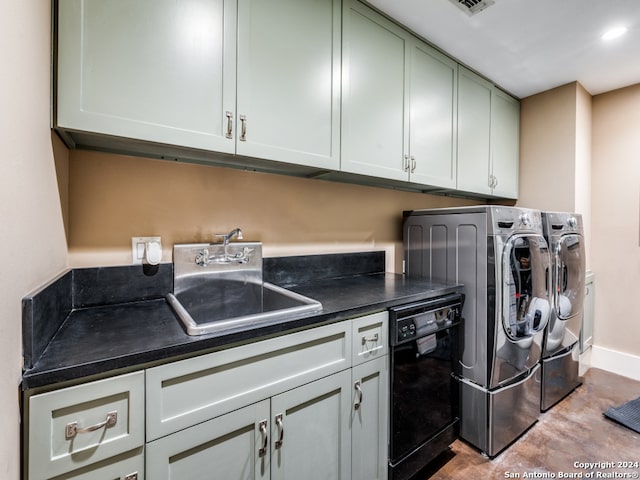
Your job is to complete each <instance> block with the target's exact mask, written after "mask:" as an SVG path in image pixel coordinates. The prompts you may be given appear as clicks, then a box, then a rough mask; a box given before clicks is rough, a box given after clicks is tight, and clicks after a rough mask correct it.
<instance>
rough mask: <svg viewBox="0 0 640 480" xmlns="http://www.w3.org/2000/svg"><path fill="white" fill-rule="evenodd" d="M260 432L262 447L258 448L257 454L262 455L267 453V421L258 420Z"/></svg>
mask: <svg viewBox="0 0 640 480" xmlns="http://www.w3.org/2000/svg"><path fill="white" fill-rule="evenodd" d="M260 433H262V447H260V449H259V450H258V456H259V457H264V456H265V455H266V454H267V445H268V443H269V435H268V434H267V421H266V420H263V421H261V422H260Z"/></svg>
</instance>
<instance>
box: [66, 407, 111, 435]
mask: <svg viewBox="0 0 640 480" xmlns="http://www.w3.org/2000/svg"><path fill="white" fill-rule="evenodd" d="M117 422H118V412H109V413H107V418H106V419H105V420H104V421H103V422H100V423H96V424H95V425H91V426H90V427H84V428H82V427H78V422H70V423H67V425H66V427H65V429H64V436H65V438H66V439H67V440H69V439H71V438H74V437H75V436H76V435H77V434H79V433H87V432H93V431H95V430H99V429H101V428H102V427H107V428H108V427H112V426H114V425H115V424H116V423H117Z"/></svg>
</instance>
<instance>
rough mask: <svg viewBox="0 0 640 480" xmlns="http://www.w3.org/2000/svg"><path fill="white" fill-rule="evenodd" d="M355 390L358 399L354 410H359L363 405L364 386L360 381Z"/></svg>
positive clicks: (355, 384)
mask: <svg viewBox="0 0 640 480" xmlns="http://www.w3.org/2000/svg"><path fill="white" fill-rule="evenodd" d="M353 388H355V390H356V392H357V394H358V396H357V398H356V401H355V403H354V404H353V409H354V410H359V409H360V405H362V385H361V384H360V380H358V381H357V382H356V383H354V384H353Z"/></svg>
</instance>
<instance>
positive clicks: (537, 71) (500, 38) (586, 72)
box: [369, 0, 640, 98]
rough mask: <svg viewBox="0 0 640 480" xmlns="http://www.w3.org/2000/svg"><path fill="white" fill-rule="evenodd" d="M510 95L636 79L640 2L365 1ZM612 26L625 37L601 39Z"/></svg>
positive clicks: (593, 88)
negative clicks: (479, 5) (475, 9)
mask: <svg viewBox="0 0 640 480" xmlns="http://www.w3.org/2000/svg"><path fill="white" fill-rule="evenodd" d="M369 3H370V4H371V5H373V6H374V7H376V8H378V9H379V10H381V11H382V12H384V13H386V14H387V15H388V16H390V17H392V18H394V19H396V20H397V21H398V22H399V23H401V24H403V25H405V26H407V27H408V28H409V29H410V30H413V31H414V32H415V33H417V34H418V35H420V36H421V37H423V38H424V39H426V40H427V41H429V42H430V43H431V44H433V45H435V46H437V47H439V48H440V49H442V50H444V51H445V52H447V53H448V54H449V55H451V56H452V57H454V58H455V59H457V60H458V61H459V62H460V63H463V64H465V65H467V66H468V67H470V68H471V69H473V70H475V71H477V72H478V73H480V74H482V75H483V76H485V77H487V78H488V79H490V80H492V81H493V82H494V83H496V84H497V85H499V86H500V87H502V88H503V89H505V90H507V91H508V92H510V93H511V94H513V95H515V96H517V97H520V98H524V97H527V96H529V95H532V94H535V93H539V92H542V91H545V90H548V89H550V88H554V87H557V86H560V85H564V84H566V83H570V82H573V81H576V80H577V81H579V82H580V83H581V84H582V85H583V86H584V87H585V88H586V89H587V91H588V92H589V93H591V94H592V95H597V94H599V93H603V92H608V91H610V90H615V89H617V88H621V87H626V86H629V85H633V84H636V83H640V0H495V4H494V5H491V6H490V7H488V8H487V9H485V10H484V11H481V12H479V13H477V14H475V15H473V16H468V15H467V14H466V13H465V12H463V11H462V10H460V9H459V8H458V7H456V6H455V5H454V4H453V3H451V1H450V0H369ZM614 25H624V26H626V27H627V28H628V32H627V34H626V35H624V36H622V37H620V38H618V39H616V40H613V41H610V42H609V43H605V42H604V41H603V40H601V38H600V37H601V35H602V34H603V33H604V32H605V31H606V30H607V29H609V28H611V27H612V26H614Z"/></svg>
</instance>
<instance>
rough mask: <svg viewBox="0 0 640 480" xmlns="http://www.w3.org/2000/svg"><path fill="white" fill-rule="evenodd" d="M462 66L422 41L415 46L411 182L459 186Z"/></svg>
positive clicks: (412, 64) (412, 65) (412, 66)
mask: <svg viewBox="0 0 640 480" xmlns="http://www.w3.org/2000/svg"><path fill="white" fill-rule="evenodd" d="M457 69H458V66H457V64H456V62H454V61H453V60H451V59H450V58H449V57H446V56H445V55H442V54H441V53H439V52H437V51H436V50H434V49H433V48H431V47H429V46H427V45H425V44H424V43H422V42H420V41H416V42H414V44H413V45H412V57H411V102H410V105H409V109H410V113H411V118H410V134H409V152H410V153H409V155H410V180H411V181H412V182H415V183H420V184H425V185H433V186H437V187H445V188H455V186H456V128H457V125H456V118H457V99H458V94H457V81H458V75H457Z"/></svg>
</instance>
